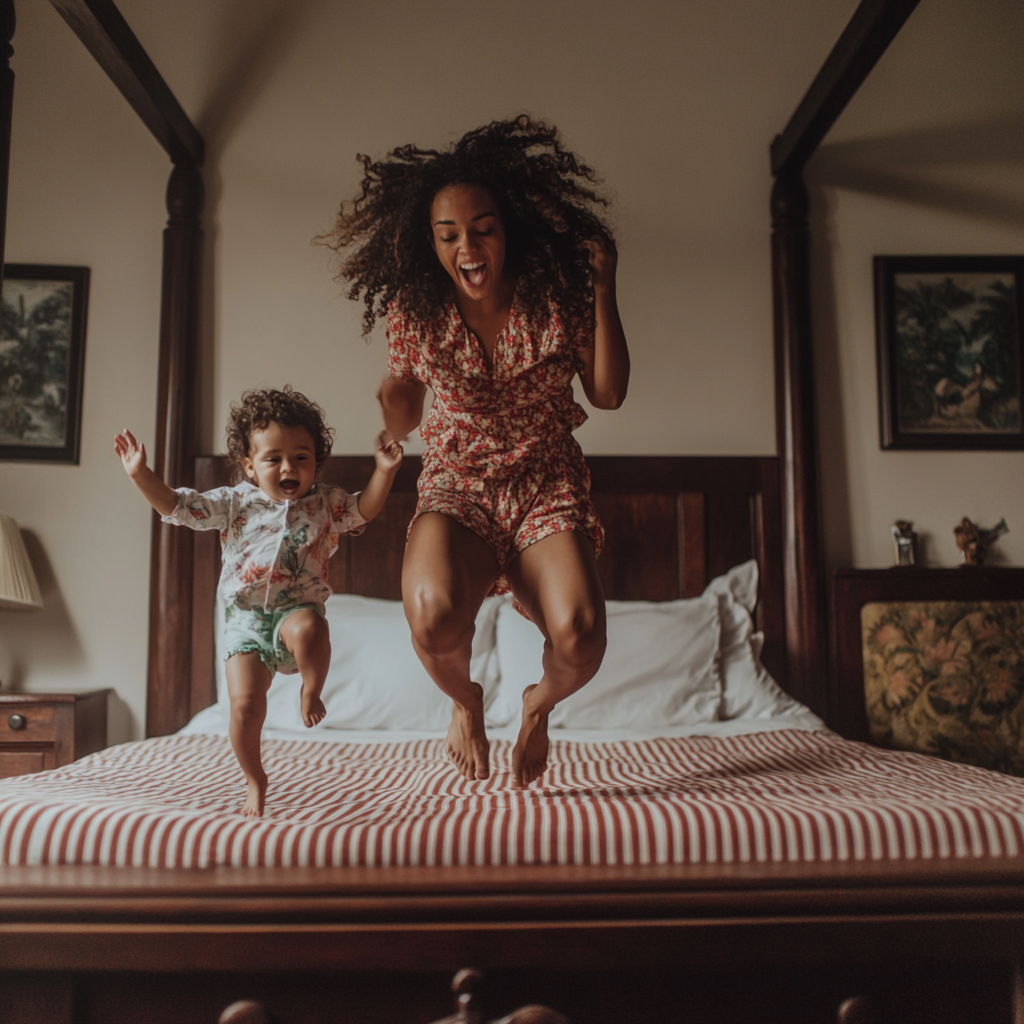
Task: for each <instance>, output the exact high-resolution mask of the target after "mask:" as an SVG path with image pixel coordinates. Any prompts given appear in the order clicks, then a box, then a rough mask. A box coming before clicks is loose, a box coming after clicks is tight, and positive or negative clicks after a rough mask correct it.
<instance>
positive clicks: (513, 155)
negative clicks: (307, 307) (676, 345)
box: [315, 114, 613, 336]
mask: <svg viewBox="0 0 1024 1024" xmlns="http://www.w3.org/2000/svg"><path fill="white" fill-rule="evenodd" d="M358 159H359V161H360V162H361V163H362V165H363V171H364V174H363V182H362V191H361V192H360V194H359V195H358V196H356V197H355V199H353V200H351V201H346V202H344V203H342V206H341V211H340V212H339V214H338V219H337V222H336V223H335V226H334V230H333V231H332V232H330V233H329V234H327V235H322V236H320V237H319V238H317V239H315V241H317V242H319V243H321V244H324V245H327V246H328V247H329V248H331V249H333V250H334V251H335V252H336V253H337V254H338V257H339V272H338V275H337V280H339V281H348V282H350V283H351V286H350V287H349V289H348V291H347V293H346V294H347V296H348V298H350V299H359V298H362V300H363V302H364V303H365V305H366V309H365V310H364V312H363V334H364V336H365V335H367V334H369V333H370V331H371V330H372V329H373V325H374V322H375V321H376V320H377V319H378V318H379V317H383V316H384V315H385V314H386V313H387V309H388V306H389V305H390V304H391V303H392V302H394V301H396V300H397V302H398V303H399V304H400V305H401V307H402V309H403V310H404V311H405V312H406V313H408V314H409V315H410V316H413V317H415V318H417V319H420V320H433V319H437V318H438V317H439V316H440V315H441V313H442V311H443V309H444V305H445V303H446V301H447V300H448V299H449V298H450V296H451V293H452V287H453V286H452V282H451V278H450V277H449V276H448V274H447V273H446V271H445V269H444V267H442V266H441V263H440V261H439V260H438V258H437V255H436V253H435V252H434V243H433V232H432V229H431V225H430V206H431V203H432V202H433V199H434V196H436V195H437V193H438V192H440V191H441V189H443V188H446V187H447V186H449V185H481V186H483V187H484V188H486V189H487V190H488V191H489V192H490V193H491V195H492V196H493V197H494V200H495V202H496V203H497V205H498V210H499V212H500V214H501V219H502V222H503V225H504V228H505V239H506V242H505V247H506V248H505V266H506V267H507V268H508V269H509V270H510V271H511V272H512V273H514V274H517V275H518V278H519V284H518V290H517V293H516V294H517V301H518V302H519V303H521V304H522V306H523V307H525V310H526V311H527V313H531V314H533V313H541V312H543V310H544V308H545V307H546V306H547V305H549V304H550V303H554V304H556V305H557V306H558V307H559V309H560V310H561V312H562V314H563V315H565V316H567V317H569V318H573V317H579V316H582V315H584V314H586V313H587V311H588V310H589V309H590V307H591V305H592V302H593V288H592V282H591V268H590V257H589V252H588V250H587V249H586V248H585V247H583V246H582V245H581V243H582V242H584V241H586V240H588V239H592V238H600V239H603V240H605V241H606V242H608V243H609V244H611V243H612V242H613V239H612V233H611V229H610V228H609V227H608V225H607V224H606V223H605V221H604V219H603V218H602V217H601V215H600V213H599V212H598V208H599V207H604V206H607V205H608V201H607V200H606V199H603V198H602V197H601V196H599V195H598V194H597V193H596V192H595V191H594V189H593V188H592V187H591V186H592V185H595V184H598V183H599V179H598V177H597V175H596V174H595V172H594V171H593V170H592V169H591V168H590V167H588V166H587V165H586V164H584V163H581V162H580V161H579V160H578V159H577V157H576V156H575V155H574V154H573V153H571V152H569V151H568V150H565V149H563V148H562V144H561V140H560V138H559V134H558V129H557V128H555V127H554V126H553V125H549V124H546V123H545V122H543V121H534V120H531V119H530V118H529V117H528V116H527V115H525V114H522V115H520V116H519V117H517V118H514V119H513V120H511V121H492V122H491V123H490V124H488V125H484V126H483V127H482V128H477V129H475V130H474V131H471V132H467V133H466V134H465V135H463V136H462V138H461V139H459V141H458V142H456V143H454V144H453V145H451V146H450V147H449V148H448V149H447V150H444V151H439V150H435V149H418V148H417V147H416V146H411V145H409V146H400V147H399V148H398V149H395V150H392V151H391V152H390V153H389V154H388V155H387V156H386V157H385V158H384V159H383V160H378V161H376V162H374V161H373V160H371V159H370V158H369V157H368V156H363V155H361V154H360V156H359V157H358Z"/></svg>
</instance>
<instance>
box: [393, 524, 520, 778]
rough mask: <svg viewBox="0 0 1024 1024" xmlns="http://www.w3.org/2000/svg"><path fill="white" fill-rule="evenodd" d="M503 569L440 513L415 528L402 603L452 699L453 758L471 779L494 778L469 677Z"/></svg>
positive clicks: (476, 689) (479, 694)
mask: <svg viewBox="0 0 1024 1024" xmlns="http://www.w3.org/2000/svg"><path fill="white" fill-rule="evenodd" d="M499 573H500V569H499V568H498V563H497V561H496V560H495V558H494V555H493V554H492V553H491V549H490V548H489V547H488V546H487V544H485V543H484V541H483V540H482V539H481V538H480V537H478V536H477V535H476V534H475V533H474V532H473V531H472V530H470V529H467V528H466V527H465V526H462V525H461V524H459V523H457V522H456V521H455V520H454V519H452V518H450V517H449V516H446V515H442V514H441V513H440V512H426V513H424V514H423V515H421V516H420V517H419V518H418V519H417V520H416V521H415V522H414V523H413V525H412V530H411V531H410V533H409V543H408V544H407V546H406V549H405V561H404V562H403V563H402V600H403V601H404V602H405V615H406V618H407V619H408V620H409V628H410V631H411V632H412V645H413V648H414V649H415V651H416V653H417V654H418V655H419V659H420V661H422V662H423V667H424V668H425V669H426V670H427V672H428V673H429V674H430V678H431V679H433V680H434V682H435V683H437V685H438V686H439V687H440V688H441V690H443V691H444V692H445V693H446V694H447V695H448V696H449V697H451V699H452V723H451V726H450V727H449V729H448V739H447V748H448V756H449V757H451V759H452V763H453V764H454V765H455V767H456V769H457V770H458V771H459V772H460V774H462V775H463V776H465V777H466V778H467V779H486V778H487V777H488V776H489V775H490V772H491V769H490V764H489V755H490V745H489V744H488V742H487V733H486V732H485V730H484V691H483V687H482V686H481V685H480V684H479V683H476V682H473V680H471V679H470V678H469V661H470V657H471V655H472V651H473V632H474V630H475V629H476V625H475V621H476V613H477V612H478V611H479V610H480V605H481V604H482V603H483V599H484V597H485V596H486V594H487V591H488V590H490V589H491V587H493V586H494V581H495V580H496V579H497V578H498V575H499Z"/></svg>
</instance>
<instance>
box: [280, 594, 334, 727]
mask: <svg viewBox="0 0 1024 1024" xmlns="http://www.w3.org/2000/svg"><path fill="white" fill-rule="evenodd" d="M280 634H281V639H282V641H284V645H285V647H286V648H287V649H288V650H289V651H290V652H291V655H292V657H293V658H294V659H295V664H296V665H298V666H299V673H300V675H301V676H302V694H301V698H300V699H301V707H302V724H303V725H304V726H305V727H306V728H307V729H311V728H312V727H313V726H314V725H319V724H320V722H322V721H323V720H324V718H326V717H327V709H326V708H325V707H324V702H323V701H322V700H321V699H320V694H321V693H322V692H323V689H324V683H325V682H326V680H327V670H328V669H329V668H330V667H331V633H330V630H329V629H328V626H327V621H326V619H324V617H323V616H322V615H317V613H316V612H314V611H310V610H309V609H308V608H300V609H299V610H298V611H295V612H292V613H291V615H289V616H288V617H287V618H286V619H285V620H284V622H282V623H281V630H280Z"/></svg>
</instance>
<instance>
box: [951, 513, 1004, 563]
mask: <svg viewBox="0 0 1024 1024" xmlns="http://www.w3.org/2000/svg"><path fill="white" fill-rule="evenodd" d="M1009 532H1010V528H1009V527H1008V526H1007V525H1006V520H1005V519H1000V520H999V523H998V524H997V525H996V526H993V527H992V529H991V530H984V529H982V528H981V527H980V526H978V524H977V523H973V522H971V520H970V519H968V518H967V516H964V517H963V519H961V520H960V525H959V526H954V527H953V536H954V537H956V546H957V547H958V548H959V549H960V550H961V551H962V552H963V553H964V565H984V563H985V556H986V555H987V554H988V549H989V548H990V547H991V546H992V545H993V544H994V543H995V542H996V541H997V540H999V538H1000V537H1002V535H1003V534H1004V533H1009Z"/></svg>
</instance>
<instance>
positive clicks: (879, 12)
mask: <svg viewBox="0 0 1024 1024" xmlns="http://www.w3.org/2000/svg"><path fill="white" fill-rule="evenodd" d="M918 2H919V0H863V2H862V3H861V4H860V6H859V7H858V8H857V10H856V11H855V12H854V14H853V17H852V18H851V19H850V23H849V24H848V25H847V27H846V29H845V30H844V32H843V34H842V35H841V36H840V37H839V40H838V42H837V43H836V45H835V46H834V47H833V49H832V52H831V53H830V54H829V55H828V57H827V59H826V60H825V63H824V64H823V65H822V67H821V70H820V71H819V72H818V74H817V76H816V77H815V79H814V81H813V83H812V84H811V87H810V88H809V89H808V90H807V93H806V95H805V96H804V98H803V99H802V100H801V101H800V104H799V105H798V107H797V109H796V111H795V112H794V114H793V116H792V117H791V118H790V119H789V123H788V124H787V125H786V127H785V129H784V130H783V131H782V133H781V134H780V135H777V136H776V138H775V141H774V142H773V143H772V146H771V168H772V174H773V175H774V176H775V185H774V187H773V189H772V196H771V218H772V299H773V306H774V330H775V419H776V443H777V446H778V453H779V458H780V468H781V474H782V479H781V485H782V507H783V530H784V535H783V564H784V571H785V588H786V688H787V689H788V690H789V692H790V693H792V694H793V696H794V697H796V698H797V699H799V700H802V701H804V702H805V703H807V704H809V705H810V707H811V708H812V709H813V710H814V711H815V712H817V713H818V714H819V715H822V716H827V714H828V707H827V706H825V705H823V704H821V703H820V694H821V691H822V687H821V680H823V679H825V678H826V677H827V672H828V654H827V650H828V641H827V636H826V628H825V625H826V617H825V581H824V572H823V569H824V567H823V565H822V560H821V547H820V525H821V524H820V518H819V516H820V513H819V507H820V503H819V495H818V451H817V423H816V419H815V412H814V362H813V342H812V331H811V281H810V229H809V227H808V198H807V188H806V186H805V184H804V180H803V170H804V166H805V164H806V163H807V161H808V160H809V159H810V157H811V156H812V155H813V154H814V151H815V150H816V149H817V147H818V145H819V143H820V142H821V140H822V139H824V137H825V136H826V134H827V133H828V131H829V129H830V128H831V127H832V125H833V124H834V123H835V121H836V119H837V118H838V117H839V115H840V114H841V113H842V112H843V110H844V109H845V108H846V104H847V103H848V102H849V101H850V99H851V98H852V97H853V95H854V93H856V91H857V89H859V88H860V85H861V83H862V82H863V81H864V79H865V78H867V76H868V74H870V72H871V69H872V68H873V67H874V66H875V64H876V63H877V62H878V59H879V58H880V57H881V56H882V54H883V53H884V52H885V50H886V48H887V47H888V46H889V44H890V43H891V42H892V40H893V39H894V38H895V37H896V34H897V33H898V32H899V30H900V29H901V28H902V27H903V24H904V23H905V22H906V20H907V18H909V17H910V15H911V13H912V12H913V10H914V8H915V7H916V6H917V4H918Z"/></svg>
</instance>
